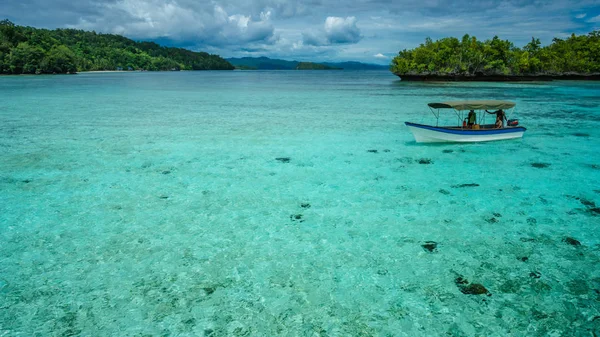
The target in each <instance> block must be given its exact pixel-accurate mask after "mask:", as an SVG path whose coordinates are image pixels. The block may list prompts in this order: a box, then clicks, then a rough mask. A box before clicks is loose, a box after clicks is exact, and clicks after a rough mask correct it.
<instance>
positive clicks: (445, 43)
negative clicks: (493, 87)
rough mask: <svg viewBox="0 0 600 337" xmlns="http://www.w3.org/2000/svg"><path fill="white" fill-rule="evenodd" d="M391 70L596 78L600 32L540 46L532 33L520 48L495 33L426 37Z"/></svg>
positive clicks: (437, 75) (462, 76)
mask: <svg viewBox="0 0 600 337" xmlns="http://www.w3.org/2000/svg"><path fill="white" fill-rule="evenodd" d="M390 70H391V71H392V72H393V73H395V74H396V75H398V76H400V77H401V78H402V79H403V80H404V79H409V80H411V79H412V80H426V79H459V80H469V79H475V80H477V79H481V80H487V79H493V80H512V79H517V80H518V79H528V78H529V79H535V78H546V79H552V78H565V79H568V78H573V79H580V78H581V79H585V78H588V79H600V31H594V32H592V33H589V34H588V35H580V36H576V35H575V34H573V35H571V36H570V37H569V38H567V39H558V38H555V39H554V40H553V42H552V43H551V44H550V45H548V46H544V47H542V46H541V43H540V40H539V39H535V38H532V40H531V42H529V43H528V44H527V45H525V46H524V47H523V48H518V47H515V46H514V44H513V43H512V42H510V41H508V40H501V39H499V38H498V37H497V36H495V37H494V38H493V39H491V40H486V41H478V40H477V38H476V37H474V36H469V35H465V36H463V38H462V40H459V39H457V38H453V37H450V38H444V39H441V40H437V41H435V42H434V41H432V40H431V39H429V38H427V39H426V40H425V43H424V44H421V45H420V46H419V47H417V48H415V49H412V50H403V51H401V52H400V53H399V54H398V56H396V57H395V58H394V59H393V60H392V64H391V66H390Z"/></svg>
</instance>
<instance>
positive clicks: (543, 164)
mask: <svg viewBox="0 0 600 337" xmlns="http://www.w3.org/2000/svg"><path fill="white" fill-rule="evenodd" d="M531 166H533V167H535V168H546V167H548V166H550V164H548V163H531Z"/></svg>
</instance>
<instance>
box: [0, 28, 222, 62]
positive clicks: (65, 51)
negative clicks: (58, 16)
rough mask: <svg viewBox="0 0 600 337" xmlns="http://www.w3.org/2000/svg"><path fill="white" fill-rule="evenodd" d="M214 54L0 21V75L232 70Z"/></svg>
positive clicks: (96, 34) (117, 36) (114, 37)
mask: <svg viewBox="0 0 600 337" xmlns="http://www.w3.org/2000/svg"><path fill="white" fill-rule="evenodd" d="M233 68H234V67H233V66H232V65H231V64H230V63H229V62H227V61H226V60H225V59H223V58H221V57H220V56H218V55H211V54H208V53H205V52H193V51H190V50H186V49H182V48H170V47H162V46H160V45H158V44H156V43H154V42H136V41H133V40H130V39H128V38H125V37H123V36H120V35H113V34H98V33H96V32H87V31H83V30H76V29H56V30H47V29H38V28H33V27H23V26H17V25H15V24H13V23H12V22H10V21H8V20H3V21H0V74H64V73H75V72H79V71H95V70H150V71H158V70H232V69H233Z"/></svg>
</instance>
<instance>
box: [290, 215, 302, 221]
mask: <svg viewBox="0 0 600 337" xmlns="http://www.w3.org/2000/svg"><path fill="white" fill-rule="evenodd" d="M302 217H303V216H302V214H292V215H290V220H292V221H298V222H304V219H302Z"/></svg>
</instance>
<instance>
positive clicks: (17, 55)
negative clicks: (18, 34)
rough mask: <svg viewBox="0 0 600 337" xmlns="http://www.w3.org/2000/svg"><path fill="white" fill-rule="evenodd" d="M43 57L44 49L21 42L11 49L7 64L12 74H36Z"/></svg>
mask: <svg viewBox="0 0 600 337" xmlns="http://www.w3.org/2000/svg"><path fill="white" fill-rule="evenodd" d="M43 58H44V51H43V50H42V49H41V48H39V47H33V46H30V45H29V43H27V42H21V43H19V44H18V45H17V46H16V47H15V48H13V49H12V50H11V52H10V54H9V56H8V66H9V68H10V72H11V73H13V74H36V73H38V71H39V68H40V63H41V61H42V59H43Z"/></svg>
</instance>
